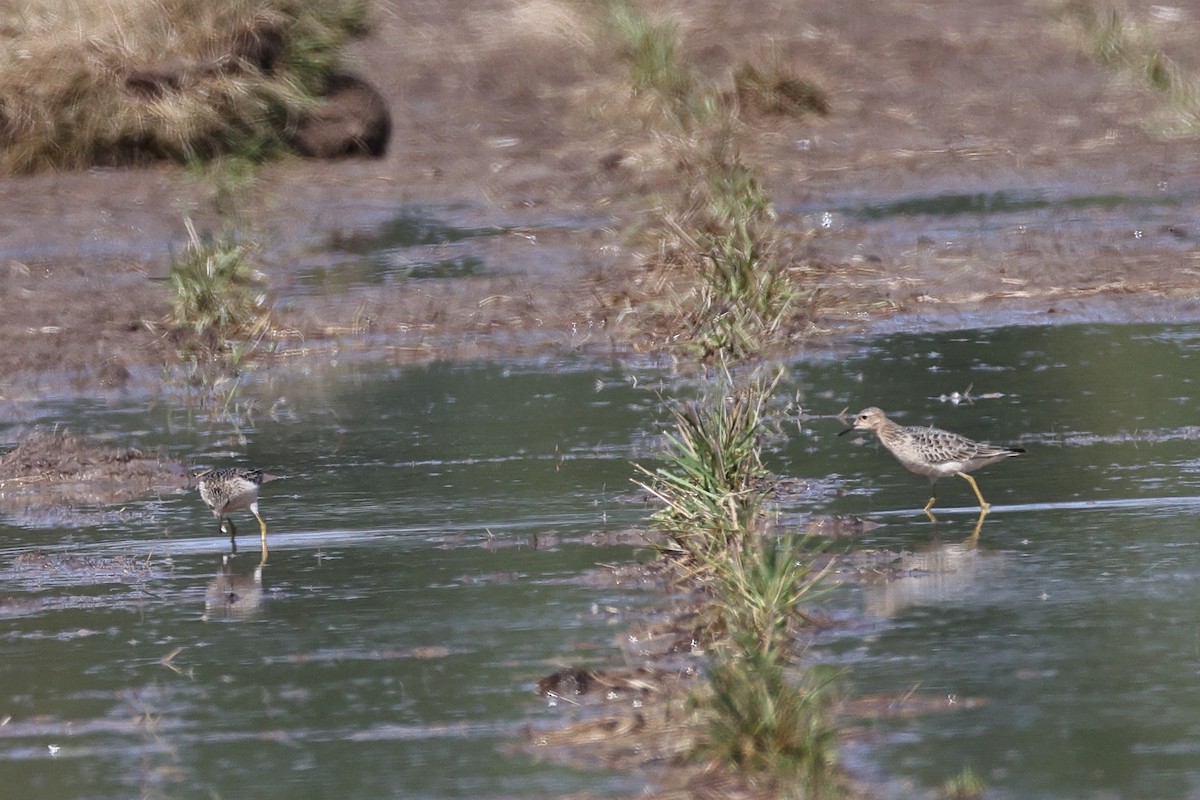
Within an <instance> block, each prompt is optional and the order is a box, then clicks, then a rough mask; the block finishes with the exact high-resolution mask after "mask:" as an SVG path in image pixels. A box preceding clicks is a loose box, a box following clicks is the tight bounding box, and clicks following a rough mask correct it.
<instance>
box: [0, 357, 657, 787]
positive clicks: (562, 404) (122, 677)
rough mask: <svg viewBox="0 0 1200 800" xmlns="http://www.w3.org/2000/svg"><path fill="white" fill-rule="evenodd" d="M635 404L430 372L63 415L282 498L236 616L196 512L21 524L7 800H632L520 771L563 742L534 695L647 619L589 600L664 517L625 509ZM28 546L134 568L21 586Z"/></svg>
mask: <svg viewBox="0 0 1200 800" xmlns="http://www.w3.org/2000/svg"><path fill="white" fill-rule="evenodd" d="M555 372H557V374H554V373H555ZM632 383H633V379H632V377H631V376H630V375H628V374H626V373H624V372H622V371H620V370H616V369H607V368H599V369H598V368H587V369H583V368H575V367H572V365H570V364H561V363H559V364H555V365H553V369H551V367H550V366H549V365H530V366H524V367H521V366H511V367H500V366H466V367H449V366H432V367H427V368H413V369H404V370H394V371H392V370H383V369H379V370H370V371H367V372H345V373H342V374H325V375H322V376H320V378H319V379H314V380H312V381H303V380H301V381H294V382H289V383H288V384H287V385H278V386H263V387H257V389H256V390H255V393H252V394H251V395H250V396H247V397H244V398H243V399H242V400H241V401H240V402H241V406H239V407H240V408H241V409H242V410H247V409H248V408H249V404H250V401H251V400H252V399H254V396H253V395H254V394H257V396H258V400H260V401H261V406H260V408H262V409H264V410H261V411H258V412H253V413H245V414H243V415H241V416H240V417H234V418H232V419H210V418H206V417H205V416H204V415H202V414H188V413H187V412H186V411H184V410H182V409H179V408H171V407H170V406H169V405H166V404H159V405H157V406H155V407H154V408H151V409H149V410H146V409H145V408H144V407H142V408H136V409H135V408H122V407H119V406H98V405H81V406H74V407H57V408H47V409H45V414H46V419H47V421H49V420H51V419H53V420H58V421H60V422H67V423H69V424H70V425H71V426H72V428H73V429H74V430H76V431H83V432H88V433H91V434H93V435H103V436H107V437H109V438H111V439H113V440H120V441H121V442H123V443H127V444H132V445H136V446H139V447H142V448H145V449H151V450H152V449H155V448H156V447H168V448H169V449H170V450H171V451H172V452H173V453H174V454H176V455H178V456H180V457H186V458H190V459H194V460H195V461H196V462H197V463H198V464H210V463H231V462H232V461H233V459H231V458H229V455H230V454H232V453H238V454H239V455H240V457H239V459H238V461H240V462H241V463H248V464H255V465H260V466H263V467H267V468H269V469H270V470H272V471H275V472H281V473H284V474H286V476H287V478H286V480H283V481H278V482H273V483H269V484H267V486H266V487H265V488H264V491H263V496H262V503H261V505H262V510H263V513H264V515H265V517H266V519H267V521H268V523H269V525H270V529H271V533H270V539H269V541H270V547H271V551H270V557H269V560H268V562H267V564H266V566H265V568H264V569H263V571H262V577H261V585H260V586H256V585H255V581H254V568H255V565H256V564H257V561H258V552H257V551H258V542H257V530H256V525H255V524H254V522H253V519H252V518H250V517H249V516H247V515H244V514H243V515H240V516H241V518H240V519H238V520H237V521H238V522H239V523H240V528H241V531H242V536H241V537H240V544H241V548H240V553H241V554H240V555H238V556H237V557H236V558H235V559H233V564H232V567H231V569H232V572H233V573H234V575H236V576H237V579H238V583H237V585H236V586H234V587H233V590H234V592H235V593H236V594H237V595H238V602H237V603H236V604H235V605H234V607H233V608H229V604H228V603H222V602H221V600H222V599H223V597H224V595H225V594H227V593H228V592H229V590H230V587H229V586H228V585H226V586H223V587H214V588H213V589H211V590H210V584H212V583H213V582H214V581H215V580H216V575H217V573H218V571H219V570H220V569H221V560H222V554H223V553H225V552H227V551H228V540H227V538H225V537H223V536H221V535H220V534H219V533H218V531H217V525H216V520H215V519H214V518H213V517H212V516H211V515H210V514H209V513H208V512H207V510H206V509H204V508H203V506H202V505H201V504H200V502H199V500H198V498H197V496H196V495H195V494H194V493H190V494H188V495H181V496H176V497H165V498H161V499H160V500H154V501H149V502H146V503H144V504H139V505H138V507H137V508H130V509H129V511H130V517H129V521H128V522H122V523H120V524H110V525H106V526H103V527H95V528H77V529H72V530H56V529H48V530H47V529H26V528H21V527H15V526H12V525H11V524H7V523H6V524H5V526H4V528H3V534H4V538H3V542H4V545H3V548H2V549H0V563H2V564H3V565H4V566H5V568H6V577H7V580H6V586H5V595H6V602H5V605H4V606H3V607H0V619H3V627H2V629H0V630H2V631H3V632H2V633H0V637H2V638H3V640H4V651H5V660H4V665H3V667H2V668H0V674H2V675H3V678H2V681H0V685H2V686H3V691H2V692H0V719H5V718H7V719H8V721H7V724H5V725H3V726H0V776H2V777H3V779H4V781H5V783H6V785H7V786H9V787H10V788H11V787H18V788H20V789H21V790H22V791H19V792H18V793H17V794H14V795H11V796H26V797H33V796H37V797H43V798H68V797H70V798H78V797H130V796H138V795H141V796H167V797H174V796H194V797H209V796H213V797H237V796H253V797H297V796H301V797H330V796H340V797H347V798H359V797H361V798H377V797H381V796H404V797H478V796H488V797H496V796H522V797H524V796H539V795H545V796H557V795H561V794H563V793H567V792H571V791H578V790H581V789H584V788H588V789H592V790H601V791H609V792H612V791H623V790H624V791H632V790H634V789H636V788H637V787H639V786H640V783H638V782H637V781H631V780H630V779H628V778H626V777H624V776H605V775H600V776H595V775H589V774H584V773H577V772H575V771H573V770H570V769H567V768H564V767H560V766H554V765H549V764H534V763H533V762H532V761H531V760H530V759H529V758H528V757H525V756H521V755H504V754H502V753H501V752H500V746H501V745H508V744H511V743H513V742H515V741H518V740H519V738H520V731H521V729H522V727H523V726H526V725H538V724H545V723H546V721H547V718H548V712H547V711H546V709H545V702H544V701H542V700H540V699H539V698H538V697H537V696H536V695H535V693H534V691H533V685H534V683H535V681H536V680H537V678H539V677H541V676H542V675H545V674H547V673H549V672H552V671H554V670H555V669H558V668H560V667H563V666H568V665H572V666H573V665H583V666H587V665H610V664H612V663H613V662H614V660H615V659H617V658H619V654H618V653H617V651H616V649H615V647H614V646H613V638H614V636H616V635H617V632H618V631H619V628H620V626H621V624H622V619H623V615H622V613H621V609H625V608H627V607H629V606H631V605H637V604H638V603H641V602H644V598H642V597H641V596H639V595H638V594H637V593H636V592H634V591H632V590H630V591H627V590H624V589H621V588H611V589H610V588H604V586H603V585H601V586H589V585H587V584H586V583H585V582H583V581H581V580H580V577H581V576H587V575H589V574H590V573H592V572H593V571H595V570H596V565H597V564H598V563H601V562H622V561H628V560H629V559H630V558H632V556H633V551H632V549H631V548H630V547H628V546H617V547H611V546H602V545H595V544H592V543H591V539H590V538H587V539H585V537H592V535H593V534H604V533H611V532H614V531H618V530H620V529H622V528H623V527H626V526H628V525H629V524H631V523H633V522H635V521H637V520H638V519H640V518H641V516H642V515H643V513H644V512H643V510H642V509H641V508H640V506H638V505H636V504H632V503H630V502H628V499H627V498H626V499H622V498H621V497H620V496H619V495H622V494H624V495H628V494H630V489H631V487H630V485H629V483H628V478H629V460H630V459H631V458H634V457H638V456H639V453H640V452H641V448H643V447H644V446H645V444H646V443H647V437H648V436H649V435H650V433H649V432H650V430H651V429H652V424H653V422H652V421H653V418H654V414H655V412H654V407H655V406H656V401H655V400H654V397H653V393H652V392H651V391H648V390H644V389H635V388H633V386H632ZM268 401H269V404H268ZM271 406H273V407H271ZM35 548H41V549H42V550H43V551H44V552H46V553H48V554H56V553H59V552H66V553H71V554H80V555H86V556H87V557H88V558H92V559H103V558H106V557H112V558H115V557H121V556H127V557H131V558H132V560H133V562H134V565H133V569H132V572H131V573H130V574H125V575H120V574H115V573H113V572H111V571H110V572H105V571H103V570H102V571H101V573H102V574H101V577H100V578H98V579H96V580H91V579H88V578H87V577H85V575H84V573H82V572H73V571H68V572H66V573H62V572H60V571H55V570H46V569H39V568H34V569H20V568H15V567H10V565H12V564H13V562H14V559H15V558H16V557H17V556H18V555H19V554H21V553H26V552H29V551H30V550H33V549H35ZM142 566H144V568H145V569H144V570H139V569H138V568H139V567H142ZM210 592H211V593H210ZM206 600H208V601H211V600H216V601H217V603H216V605H215V606H214V607H211V608H208V609H206ZM5 617H6V618H5ZM164 659H166V662H165V663H164Z"/></svg>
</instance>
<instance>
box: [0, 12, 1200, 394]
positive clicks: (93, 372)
mask: <svg viewBox="0 0 1200 800" xmlns="http://www.w3.org/2000/svg"><path fill="white" fill-rule="evenodd" d="M1133 5H1135V6H1136V7H1137V8H1136V9H1135V10H1138V11H1143V12H1146V14H1147V15H1149V16H1148V18H1149V19H1152V20H1154V19H1158V17H1155V16H1154V15H1153V14H1151V13H1150V12H1151V11H1152V9H1149V7H1148V6H1147V7H1145V8H1143V7H1142V6H1143V5H1144V4H1133ZM538 8H539V9H540V11H539V13H538V14H533V12H534V10H535V9H534V8H533V7H532V6H530V5H528V4H521V3H512V2H502V1H500V0H496V1H495V2H490V3H486V4H484V5H482V6H473V7H471V8H470V9H446V8H444V7H442V6H441V5H440V4H436V3H426V2H417V3H407V4H404V6H403V7H402V8H399V7H396V8H393V7H392V5H391V4H386V3H385V4H382V6H381V13H379V14H378V16H377V19H376V24H377V27H376V30H375V31H374V32H373V34H372V35H370V36H368V37H367V38H365V39H364V40H363V41H361V42H357V43H356V44H355V53H354V54H353V58H354V59H355V60H357V61H358V62H359V64H360V65H361V71H362V72H363V73H364V74H366V75H368V76H370V77H371V78H372V79H374V80H375V81H376V82H377V83H378V84H379V85H380V88H381V90H382V91H383V94H384V95H385V97H386V98H387V99H388V101H389V103H390V104H391V108H390V112H391V117H392V119H393V121H394V135H393V146H392V147H391V148H390V149H389V152H388V155H387V156H386V157H385V158H384V159H381V160H370V161H355V160H348V161H341V162H306V161H290V162H286V163H281V164H275V165H270V166H267V167H265V168H263V169H262V170H261V171H260V173H259V174H258V177H257V180H256V182H255V183H254V185H253V186H251V187H250V188H248V189H247V190H245V198H244V199H243V202H242V206H243V208H242V210H241V213H242V214H243V215H244V216H245V218H246V219H248V220H249V221H250V224H251V226H252V229H253V231H254V235H255V236H256V237H258V238H260V239H261V240H262V242H264V243H265V245H266V247H265V248H264V250H263V251H262V253H261V257H262V261H263V265H262V266H263V267H264V271H265V272H266V273H267V274H268V276H269V278H270V287H271V292H272V293H273V295H274V297H275V307H276V310H277V312H278V323H279V324H278V326H277V331H276V334H275V339H274V341H272V342H269V345H270V347H268V348H261V352H262V354H264V355H265V354H266V353H267V352H268V351H273V352H275V353H277V354H278V355H284V356H287V357H286V358H282V359H276V360H275V362H274V363H273V364H271V361H270V359H265V360H264V361H263V364H260V365H259V366H260V367H261V366H263V365H265V364H271V367H272V368H274V369H280V368H285V367H286V365H287V364H289V363H291V364H301V363H304V362H305V360H306V359H312V360H315V361H320V360H327V359H330V358H334V357H337V356H338V355H340V354H352V355H355V356H356V357H357V356H364V357H368V358H369V357H371V355H372V354H375V356H376V357H379V358H384V359H389V360H390V359H395V360H400V361H410V362H411V361H421V360H427V359H432V358H445V357H450V358H477V357H484V358H506V357H515V356H520V355H528V354H530V353H538V352H554V351H559V352H561V351H562V350H563V349H567V350H570V349H573V348H585V349H586V348H591V349H594V350H599V351H607V352H618V353H628V352H630V351H631V350H640V349H645V348H647V347H660V346H661V345H662V342H655V341H653V339H650V340H647V339H646V338H645V333H644V331H640V330H639V329H638V325H639V322H640V321H642V320H643V319H644V316H645V313H646V312H647V310H648V309H649V308H650V307H651V306H652V305H653V304H654V303H655V302H656V300H657V298H658V293H659V292H660V290H661V286H659V285H658V284H657V283H656V282H655V280H656V279H655V278H654V276H653V275H651V274H649V273H647V272H646V271H645V269H644V268H643V266H642V264H643V263H644V261H645V256H646V254H647V253H648V252H649V251H652V250H653V249H654V248H653V244H652V243H650V244H646V243H643V242H640V241H638V240H637V239H636V237H630V236H629V235H628V234H627V233H624V232H625V231H630V230H636V229H638V228H639V227H641V226H643V225H644V224H645V222H646V220H647V215H648V214H650V213H651V209H653V208H654V207H655V206H656V205H657V204H659V202H660V201H659V200H658V199H657V198H658V197H659V196H660V195H666V196H670V195H671V193H672V192H674V191H678V185H679V182H680V176H679V174H678V173H677V172H676V171H675V169H674V167H673V165H672V164H671V163H670V162H669V160H665V159H663V158H661V156H662V154H661V153H660V152H658V151H656V150H655V148H654V145H653V143H652V142H649V141H647V140H646V138H645V135H644V131H643V130H641V129H640V127H639V126H637V125H631V124H628V122H627V121H626V120H624V119H623V118H622V117H621V116H620V115H614V116H612V117H611V118H602V120H603V121H602V123H600V124H598V123H597V121H596V118H595V112H596V110H597V109H599V110H603V109H604V108H606V107H609V106H608V105H607V103H608V101H609V100H611V95H612V93H614V92H615V93H617V95H620V94H621V92H622V90H621V89H620V88H619V87H620V86H621V81H622V80H624V74H623V70H624V66H623V65H621V64H619V63H617V62H615V61H614V60H612V56H611V54H605V53H604V52H602V51H601V50H599V49H596V48H595V47H590V46H587V45H586V43H587V42H588V41H589V36H590V32H591V30H592V29H591V28H590V27H589V26H590V25H592V24H593V23H592V22H590V21H589V20H588V19H587V18H586V17H583V16H581V15H580V14H579V13H578V10H577V9H573V8H570V7H567V6H559V5H556V4H554V3H549V4H543V6H539V7H538ZM676 11H677V14H676V18H677V19H678V20H679V24H680V32H681V36H682V38H683V41H684V42H686V47H687V50H688V55H689V57H690V59H691V61H692V62H693V63H695V64H696V65H697V68H698V69H699V70H701V71H702V72H704V73H705V74H706V75H707V76H708V77H710V78H711V79H712V80H714V81H716V82H718V83H719V81H720V80H721V76H722V75H723V74H726V72H727V71H728V70H731V69H732V68H733V67H734V66H736V64H737V63H738V59H739V58H740V57H741V56H742V55H743V54H745V53H752V52H755V51H756V48H761V46H762V43H763V41H765V40H767V39H769V40H770V41H772V42H774V43H775V47H776V48H777V50H778V55H779V57H780V58H782V59H784V60H786V61H787V62H788V63H789V64H790V65H791V66H792V67H793V68H794V69H795V70H796V71H797V72H799V73H801V74H806V75H809V76H811V77H812V79H813V80H815V81H816V82H818V83H819V84H820V85H821V86H822V87H823V88H824V90H825V91H826V92H827V93H828V95H829V97H830V98H831V99H830V113H829V115H828V116H826V117H820V118H802V119H788V118H771V117H763V118H755V119H753V120H752V121H751V122H750V123H749V124H747V125H745V127H744V128H743V129H742V130H740V131H739V132H738V144H739V147H740V150H741V156H742V158H743V159H744V160H745V161H746V162H747V163H750V164H753V165H754V166H755V167H756V168H757V169H759V170H761V172H762V174H763V178H764V183H765V186H766V188H767V190H768V191H769V192H770V194H771V196H772V198H773V200H774V204H775V206H776V208H777V210H778V212H779V224H780V226H781V227H782V228H784V229H785V230H788V231H790V233H791V235H792V236H793V237H794V240H795V241H796V242H797V244H796V245H795V247H796V248H797V251H798V252H800V253H802V254H803V255H804V257H811V258H814V259H819V260H821V261H823V262H827V263H829V264H831V265H833V269H831V270H830V272H829V274H828V275H827V276H825V277H824V278H823V279H822V286H820V287H819V292H820V294H821V295H822V296H825V297H830V298H841V300H839V302H837V303H835V304H834V305H833V306H832V307H831V308H830V309H829V313H828V317H827V318H826V319H825V320H823V325H824V327H826V328H827V329H829V330H832V331H848V330H849V331H860V330H863V329H865V328H868V327H872V326H875V325H878V324H879V323H880V320H881V319H887V318H891V320H892V321H891V322H889V323H887V325H888V326H889V328H888V329H892V330H896V329H904V330H915V329H920V328H922V327H930V326H932V327H955V326H958V327H969V326H972V325H988V326H991V325H1002V324H1007V323H1013V322H1015V323H1021V324H1046V323H1055V322H1059V321H1080V320H1092V321H1103V320H1108V321H1138V320H1140V321H1147V320H1169V319H1174V320H1180V319H1191V320H1194V319H1197V318H1200V305H1198V304H1197V297H1198V296H1200V267H1198V264H1197V262H1196V256H1195V251H1196V247H1195V244H1196V241H1197V237H1198V236H1200V231H1198V230H1197V224H1196V223H1195V218H1196V207H1197V197H1200V184H1198V182H1197V179H1196V178H1195V176H1196V175H1198V174H1200V161H1198V159H1200V157H1198V156H1197V155H1196V151H1195V148H1194V147H1193V146H1192V145H1191V144H1190V143H1189V142H1188V141H1187V140H1186V139H1164V138H1161V137H1156V136H1155V135H1154V133H1153V130H1151V129H1149V127H1148V124H1147V121H1148V120H1151V119H1152V118H1153V117H1154V114H1155V113H1156V111H1157V109H1158V105H1159V103H1160V100H1159V98H1157V97H1156V96H1155V95H1153V93H1150V92H1147V91H1145V90H1144V89H1143V88H1140V87H1137V86H1134V85H1130V84H1128V83H1126V82H1122V81H1120V80H1117V79H1115V78H1114V77H1113V76H1112V75H1111V74H1109V73H1108V72H1106V71H1105V70H1104V69H1103V68H1102V67H1100V66H1099V65H1097V64H1095V63H1094V62H1092V61H1090V60H1088V59H1087V58H1084V57H1081V55H1080V52H1079V44H1078V42H1077V41H1075V40H1074V39H1072V38H1071V36H1070V31H1069V25H1068V24H1067V21H1066V20H1064V19H1063V18H1061V17H1059V16H1056V15H1055V13H1054V11H1053V9H1048V8H1045V7H1042V6H1040V5H1037V4H1034V5H1031V6H1028V7H1023V8H1022V9H1020V10H1016V11H1014V10H1012V9H999V8H997V7H995V6H994V5H993V4H989V3H986V2H983V0H976V1H974V2H969V3H966V4H960V5H959V6H957V7H956V8H955V9H954V10H953V13H947V14H938V15H936V16H931V11H930V10H929V9H928V8H926V7H925V6H922V5H920V4H918V3H898V4H891V5H889V6H888V8H886V9H882V10H881V11H880V13H879V14H877V15H873V16H872V17H871V18H870V19H862V18H860V17H859V16H858V15H855V14H853V12H852V11H851V10H849V9H847V8H845V7H844V6H843V5H841V4H838V3H834V2H832V1H831V2H826V3H818V4H816V5H814V6H809V7H806V9H805V11H804V13H801V14H791V13H783V11H782V10H778V9H777V10H774V11H770V12H767V13H762V12H761V10H755V11H754V12H750V11H748V10H746V9H738V8H732V9H731V8H729V7H727V6H726V5H725V4H718V3H700V4H688V6H687V8H686V9H683V8H680V9H676ZM1179 13H1180V14H1181V15H1182V16H1180V17H1179V18H1175V17H1172V20H1173V22H1172V23H1171V24H1170V25H1165V24H1163V25H1159V24H1157V23H1154V24H1155V27H1154V31H1153V32H1154V34H1155V35H1156V36H1158V37H1159V39H1160V40H1161V41H1162V44H1163V47H1164V48H1165V50H1166V52H1167V53H1168V55H1170V56H1171V57H1172V58H1174V59H1175V60H1176V61H1177V62H1178V63H1180V64H1181V65H1183V66H1184V67H1185V68H1190V67H1194V66H1195V64H1194V63H1193V61H1194V58H1193V54H1192V53H1191V52H1190V49H1189V48H1185V47H1177V46H1176V45H1178V44H1179V43H1181V42H1185V41H1190V40H1189V39H1188V38H1187V37H1188V31H1193V30H1195V28H1196V26H1197V25H1200V22H1198V21H1197V20H1196V19H1193V18H1192V16H1191V15H1190V14H1188V13H1187V12H1186V11H1183V10H1179ZM531 14H533V16H530V15H531ZM535 19H540V20H542V23H543V24H528V25H524V24H522V21H524V22H528V23H532V21H533V20H535ZM551 22H553V24H550V23H551ZM414 25H415V26H416V28H414V27H413V26H414ZM413 30H422V31H425V32H426V33H427V38H426V37H419V40H418V41H415V42H414V41H412V31H413ZM396 41H405V42H406V46H405V47H402V48H397V47H394V46H393V45H392V43H394V42H396ZM435 42H436V43H437V44H436V45H435V44H434V43H435ZM581 43H582V44H581ZM1031 52H1032V53H1036V54H1037V56H1036V58H1030V57H1029V54H1030V53H1031ZM881 75H887V76H890V77H889V80H887V81H883V82H881V81H880V80H879V76H881ZM996 76H1003V79H1002V80H999V79H997V78H996ZM623 91H625V92H627V91H628V90H627V89H625V90H623ZM606 98H607V99H606ZM3 186H4V191H2V192H0V212H3V213H0V219H2V220H4V222H3V223H0V263H2V264H3V268H4V269H3V272H2V273H0V278H2V280H0V297H2V298H3V299H4V301H5V302H4V307H5V309H6V314H5V318H4V320H2V321H0V343H3V344H4V345H5V346H4V347H2V348H0V375H3V376H5V389H4V390H3V394H2V397H0V399H6V400H13V401H18V402H19V401H21V400H23V399H28V398H31V397H36V396H43V395H45V394H46V393H47V392H55V393H63V394H70V393H73V392H79V391H84V392H92V393H94V392H101V393H103V392H113V391H129V390H134V391H139V392H140V391H149V392H152V391H153V390H154V384H155V383H156V382H158V381H160V380H161V376H162V369H163V368H164V366H167V367H169V366H170V365H172V364H175V363H177V361H178V358H179V355H178V353H177V352H176V348H175V347H174V346H173V344H172V342H171V341H170V340H169V339H168V338H167V337H165V336H164V335H163V330H162V325H161V320H162V319H163V316H164V314H165V312H166V301H165V298H164V294H165V288H164V286H163V285H162V283H161V282H160V281H161V278H163V277H164V276H165V274H166V264H167V263H168V260H169V257H170V253H171V252H172V249H175V250H178V249H179V247H180V244H181V243H182V242H183V241H184V240H185V237H186V234H185V229H184V216H185V214H186V215H187V216H190V217H191V218H192V219H194V220H195V221H196V224H197V225H198V227H199V228H200V229H202V230H206V231H213V232H217V231H220V230H221V228H222V227H223V225H224V224H225V222H224V221H223V219H222V217H221V215H220V214H218V213H216V212H215V211H214V208H215V203H216V200H217V198H218V197H219V196H220V195H221V192H222V191H223V189H222V188H221V187H220V185H219V182H218V181H216V180H208V179H203V178H201V179H196V178H195V177H194V176H191V175H188V174H186V173H184V172H181V171H180V170H178V169H177V168H171V167H162V168H153V169H145V170H126V171H113V170H95V171H92V172H86V173H77V174H57V175H37V176H28V177H19V178H4V179H3ZM414 209H417V210H418V212H420V210H422V209H425V210H427V209H432V211H431V212H430V213H431V214H432V215H433V217H434V218H436V220H437V221H439V222H440V224H443V225H444V226H445V227H447V228H450V229H457V230H460V231H475V232H478V231H496V232H502V233H499V234H497V235H488V236H471V237H467V238H466V239H462V238H453V239H444V240H441V241H438V240H436V239H435V240H433V241H426V242H425V244H424V245H421V248H423V249H421V250H420V252H417V251H416V250H413V249H411V248H409V249H407V250H405V249H404V248H401V252H399V253H397V252H396V248H395V247H392V246H389V245H388V244H387V242H386V241H382V240H386V238H387V237H388V236H389V231H395V230H396V229H397V226H402V224H403V223H404V221H405V220H406V219H411V217H412V215H413V212H414ZM364 246H365V247H366V248H368V249H373V250H374V251H378V252H370V253H365V252H362V251H363V248H364ZM389 249H390V250H391V256H388V255H387V252H388V251H389ZM431 250H440V251H441V253H440V254H439V253H432V252H431ZM354 251H357V255H356V254H355V252H354ZM380 253H382V254H383V255H382V256H380V255H379V254H380ZM388 258H391V259H392V260H391V261H390V262H389V261H388V260H387V259H388ZM381 264H382V266H381ZM82 298H88V301H89V302H86V303H85V302H82Z"/></svg>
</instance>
